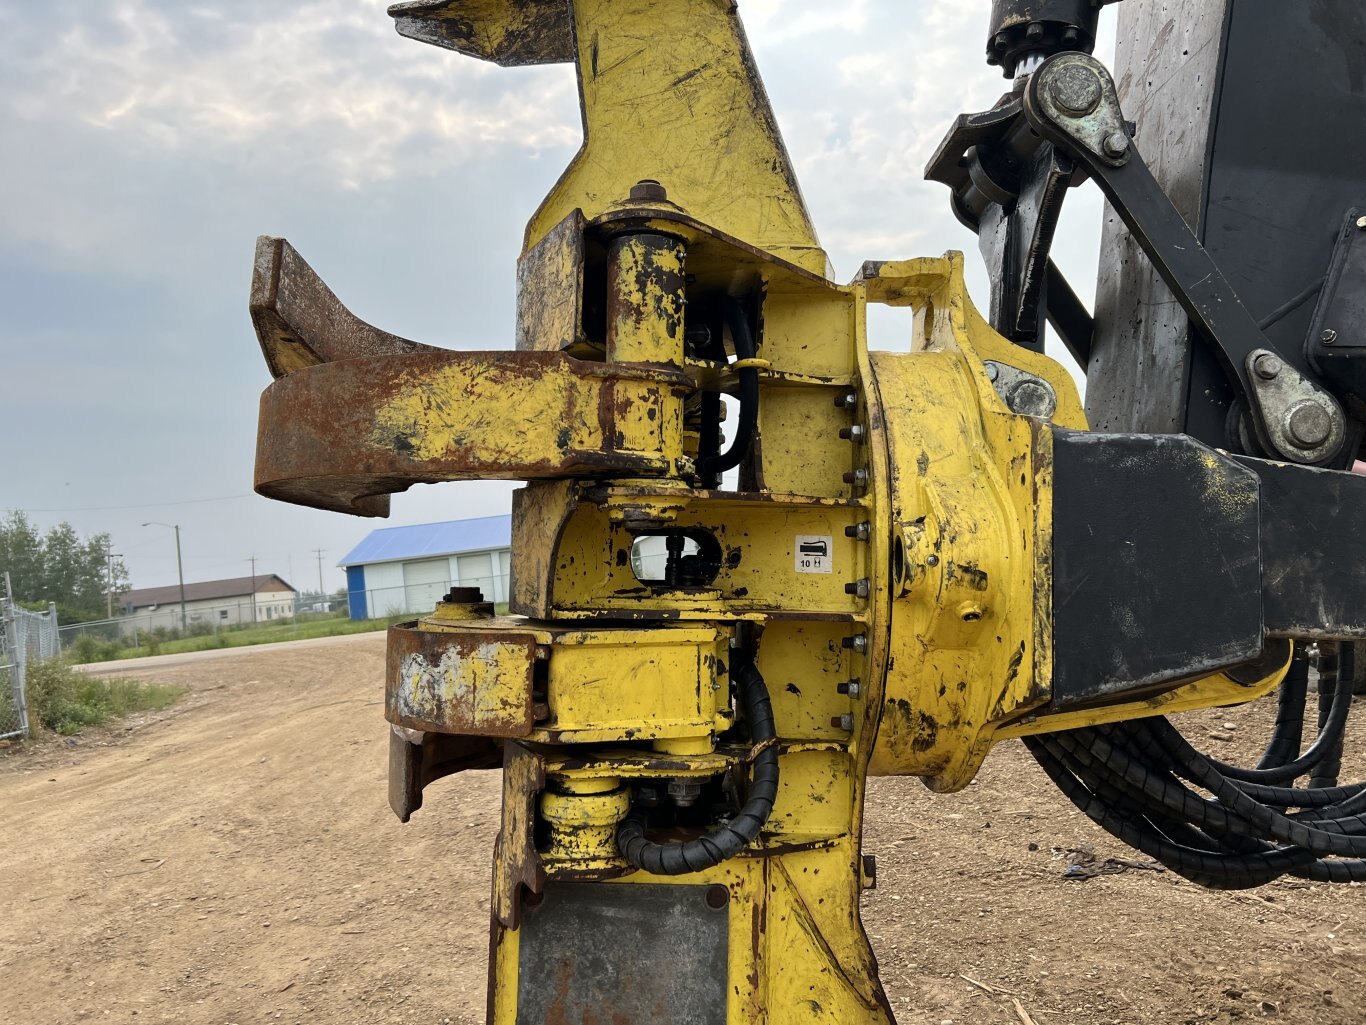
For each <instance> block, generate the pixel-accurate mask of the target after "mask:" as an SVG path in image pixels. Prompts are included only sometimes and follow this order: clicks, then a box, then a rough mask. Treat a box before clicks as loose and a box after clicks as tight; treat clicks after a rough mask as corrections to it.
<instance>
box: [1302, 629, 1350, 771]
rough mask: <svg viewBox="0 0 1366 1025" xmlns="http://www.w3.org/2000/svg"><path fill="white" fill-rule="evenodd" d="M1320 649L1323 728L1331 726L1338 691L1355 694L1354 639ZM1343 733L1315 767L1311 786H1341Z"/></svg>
mask: <svg viewBox="0 0 1366 1025" xmlns="http://www.w3.org/2000/svg"><path fill="white" fill-rule="evenodd" d="M1320 648H1321V649H1322V651H1321V653H1320V655H1319V729H1320V730H1323V729H1325V728H1326V727H1327V726H1328V719H1329V717H1330V715H1331V714H1332V706H1333V705H1335V704H1337V702H1336V701H1335V700H1334V699H1335V698H1336V697H1337V694H1338V692H1339V691H1342V690H1346V691H1347V692H1348V693H1351V691H1352V677H1353V676H1354V675H1355V672H1356V666H1355V659H1354V658H1353V649H1352V645H1351V642H1350V641H1349V642H1347V643H1344V644H1323V645H1320ZM1342 736H1343V731H1339V732H1338V735H1337V737H1336V738H1335V739H1334V741H1333V744H1332V746H1331V747H1330V748H1329V749H1328V752H1327V754H1325V755H1324V757H1323V760H1322V761H1320V762H1319V763H1318V765H1316V766H1315V767H1314V774H1313V775H1312V776H1310V777H1309V786H1310V787H1311V788H1326V787H1335V786H1337V785H1338V776H1339V775H1340V774H1341V772H1342Z"/></svg>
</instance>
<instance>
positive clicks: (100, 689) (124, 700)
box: [0, 659, 185, 736]
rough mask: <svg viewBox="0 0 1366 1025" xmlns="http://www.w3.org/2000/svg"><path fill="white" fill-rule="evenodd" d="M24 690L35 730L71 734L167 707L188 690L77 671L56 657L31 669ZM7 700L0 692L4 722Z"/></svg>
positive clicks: (26, 674)
mask: <svg viewBox="0 0 1366 1025" xmlns="http://www.w3.org/2000/svg"><path fill="white" fill-rule="evenodd" d="M24 691H25V697H26V698H27V700H28V714H29V726H30V732H31V733H32V734H34V735H37V734H38V733H39V732H40V731H43V730H46V731H48V732H51V733H58V734H61V735H62V736H71V735H72V734H75V733H80V732H81V730H83V729H86V728H87V727H90V726H100V725H102V724H104V723H106V722H108V721H109V720H111V719H118V718H121V717H122V716H125V715H129V714H131V713H133V712H149V711H158V710H160V709H163V708H166V707H168V706H169V705H171V704H173V703H174V702H175V701H176V699H177V698H179V697H180V696H181V695H182V694H184V693H185V688H183V687H168V686H164V685H162V684H151V683H141V682H139V681H138V680H129V679H102V678H100V677H95V676H87V675H85V674H84V673H78V672H77V671H76V670H75V669H73V668H72V666H71V663H69V662H66V661H65V660H63V659H53V660H51V661H49V662H38V663H35V664H32V665H30V666H29V667H28V669H27V670H26V671H25V687H24ZM9 700H10V697H9V693H8V689H6V692H5V693H4V694H2V695H0V720H3V719H4V718H5V714H6V712H7V711H8V708H7V707H6V706H7V705H8V702H9Z"/></svg>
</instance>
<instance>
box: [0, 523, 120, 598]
mask: <svg viewBox="0 0 1366 1025" xmlns="http://www.w3.org/2000/svg"><path fill="white" fill-rule="evenodd" d="M0 573H9V576H10V584H11V586H13V588H14V599H15V601H17V602H19V603H20V604H22V605H24V606H26V607H28V608H34V609H45V608H47V606H48V603H49V602H52V603H55V604H56V606H57V619H58V621H59V622H60V623H62V624H67V623H85V622H89V621H91V620H95V619H103V618H105V615H106V614H107V610H108V607H109V606H108V602H107V599H106V594H107V593H108V592H110V591H112V592H113V594H114V596H115V598H114V604H115V605H117V604H118V595H119V594H121V593H123V592H124V591H126V590H128V584H129V578H128V570H127V569H126V568H124V565H123V563H122V561H120V559H119V558H118V557H117V556H115V557H114V558H113V559H112V560H111V559H110V558H109V535H108V534H92V535H91V536H89V537H86V538H82V537H81V536H80V535H79V534H77V533H76V529H75V528H74V527H72V526H71V524H69V523H66V522H62V523H59V524H57V525H56V526H55V527H52V528H50V529H49V530H48V531H47V532H46V533H43V532H42V531H40V530H39V529H38V528H37V527H36V526H35V525H34V523H33V521H32V520H30V519H29V518H28V517H27V516H26V515H25V514H24V513H22V512H19V511H17V510H11V511H10V512H9V513H7V514H6V515H5V517H4V519H0ZM0 587H3V581H0Z"/></svg>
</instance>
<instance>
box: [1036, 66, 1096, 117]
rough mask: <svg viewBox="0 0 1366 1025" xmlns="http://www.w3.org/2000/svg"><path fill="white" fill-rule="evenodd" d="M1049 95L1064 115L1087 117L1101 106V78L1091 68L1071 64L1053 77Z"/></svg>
mask: <svg viewBox="0 0 1366 1025" xmlns="http://www.w3.org/2000/svg"><path fill="white" fill-rule="evenodd" d="M1048 95H1049V96H1051V97H1052V98H1053V102H1054V103H1056V104H1057V105H1058V106H1059V107H1060V108H1061V109H1062V110H1063V112H1064V113H1066V114H1070V115H1072V116H1073V117H1085V116H1086V115H1087V114H1089V113H1091V111H1093V110H1095V109H1096V107H1097V106H1098V105H1099V104H1100V97H1101V84H1100V76H1099V75H1097V74H1096V73H1095V72H1094V71H1092V70H1091V69H1090V68H1086V67H1082V66H1081V65H1079V64H1069V65H1067V66H1066V67H1064V68H1062V69H1061V70H1059V71H1058V72H1057V73H1056V74H1054V75H1052V76H1051V78H1050V80H1049V83H1048Z"/></svg>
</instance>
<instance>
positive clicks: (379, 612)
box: [337, 515, 512, 619]
mask: <svg viewBox="0 0 1366 1025" xmlns="http://www.w3.org/2000/svg"><path fill="white" fill-rule="evenodd" d="M511 544H512V517H511V516H507V515H503V516H481V517H479V518H477V519H469V520H448V521H446V522H444V523H420V524H416V525H414V526H410V527H380V528H379V529H378V530H372V531H371V532H370V533H369V534H367V535H366V536H365V537H364V539H362V540H361V542H360V544H358V545H356V547H355V548H353V549H351V551H350V552H348V553H347V554H346V557H345V558H343V559H342V560H341V561H340V562H339V563H337V565H338V566H342V567H344V568H345V569H346V590H347V597H348V599H349V604H350V614H351V618H352V619H370V618H375V617H380V616H394V615H404V614H408V613H412V614H415V615H425V614H426V613H429V612H431V611H432V609H433V608H434V607H435V606H436V603H437V601H439V600H440V598H441V596H442V595H443V594H445V593H446V591H447V590H449V589H450V588H451V587H455V586H459V587H478V588H480V589H481V590H482V591H483V592H484V596H485V597H486V598H488V599H489V600H490V601H494V602H505V601H507V600H508V572H509V570H510V569H511V561H512V560H511V556H512V551H511Z"/></svg>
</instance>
